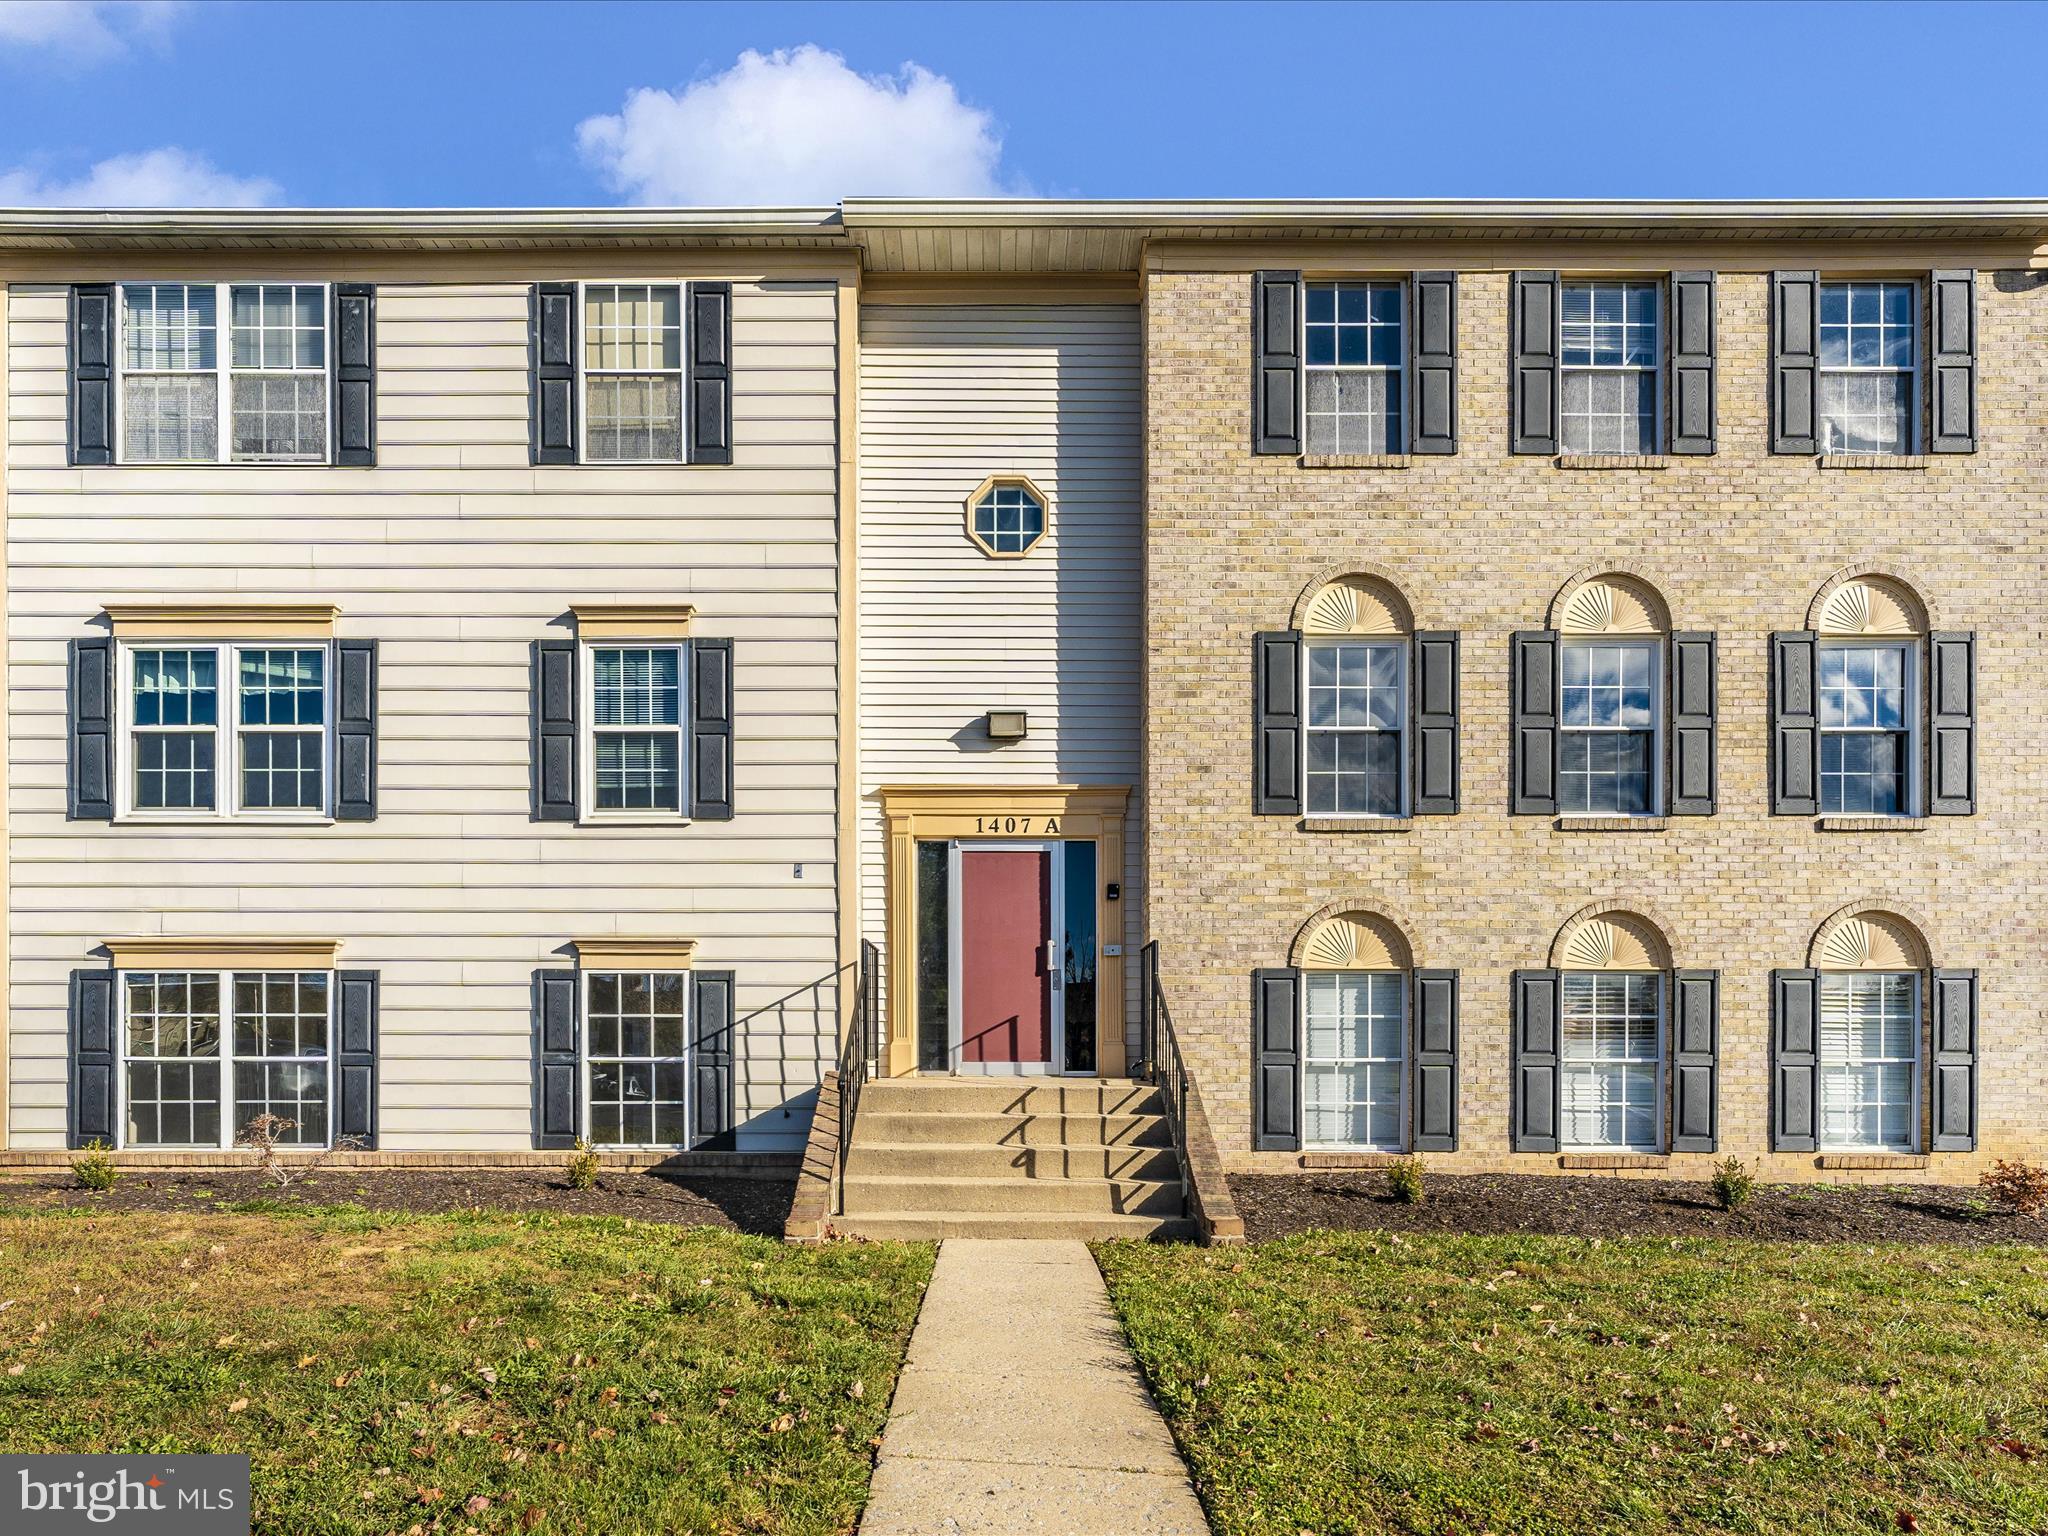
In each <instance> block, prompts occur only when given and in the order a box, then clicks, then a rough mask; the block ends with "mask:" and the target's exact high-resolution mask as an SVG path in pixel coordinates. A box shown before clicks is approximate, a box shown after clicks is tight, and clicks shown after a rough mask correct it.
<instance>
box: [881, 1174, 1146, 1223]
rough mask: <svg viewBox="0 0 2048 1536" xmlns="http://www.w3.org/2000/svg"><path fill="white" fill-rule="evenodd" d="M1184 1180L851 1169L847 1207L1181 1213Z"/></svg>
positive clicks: (965, 1212)
mask: <svg viewBox="0 0 2048 1536" xmlns="http://www.w3.org/2000/svg"><path fill="white" fill-rule="evenodd" d="M1183 1203H1184V1202H1183V1200H1182V1197H1181V1186H1180V1180H1178V1179H1175V1180H1173V1181H1172V1182H1171V1183H1166V1182H1161V1181H1158V1180H1151V1179H1071V1178H1070V1179H1017V1178H1008V1179H996V1178H982V1179H976V1178H924V1177H908V1178H906V1177H901V1176H891V1175H886V1174H882V1175H878V1174H861V1175H858V1176H856V1175H853V1174H848V1175H847V1177H846V1211H847V1214H848V1215H860V1214H865V1213H868V1212H872V1211H950V1212H957V1213H960V1214H962V1215H967V1214H974V1213H978V1212H1001V1213H1003V1214H1018V1213H1022V1212H1026V1211H1048V1212H1065V1213H1069V1214H1074V1215H1085V1216H1093V1215H1104V1216H1178V1215H1180V1214H1181V1210H1182V1205H1183Z"/></svg>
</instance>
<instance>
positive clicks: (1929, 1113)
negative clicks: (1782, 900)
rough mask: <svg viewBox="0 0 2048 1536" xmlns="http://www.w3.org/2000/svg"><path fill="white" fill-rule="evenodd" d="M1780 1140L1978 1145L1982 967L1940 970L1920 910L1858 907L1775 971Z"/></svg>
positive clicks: (1860, 1147)
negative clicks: (1916, 917)
mask: <svg viewBox="0 0 2048 1536" xmlns="http://www.w3.org/2000/svg"><path fill="white" fill-rule="evenodd" d="M1771 1016H1772V1017H1771V1069H1772V1070H1771V1077H1772V1095H1771V1144H1772V1146H1773V1148H1775V1149H1776V1150H1779V1151H1809V1150H1814V1151H1820V1152H1833V1153H1848V1154H1853V1153H1859V1152H1869V1153H1884V1154H1899V1153H1906V1154H1913V1153H1920V1152H1924V1151H1930V1150H1931V1151H1935V1152H1950V1151H1970V1150H1974V1148H1975V1147H1976V1145H1977V1057H1978V1040H1977V973H1976V972H1975V971H1973V970H1948V969H1937V968H1936V967H1935V966H1934V964H1933V956H1932V952H1931V948H1930V946H1929V944H1928V942H1927V938H1926V935H1925V934H1924V933H1922V932H1921V930H1920V928H1919V927H1918V926H1917V925H1916V924H1915V923H1914V922H1913V921H1912V920H1911V919H1909V918H1907V917H1905V916H1903V915H1901V914H1899V913H1897V912H1890V911H1885V910H1882V909H1879V908H1874V907H1846V908H1844V909H1843V910H1841V911H1840V912H1837V913H1835V914H1834V916H1832V917H1830V918H1829V919H1828V920H1827V921H1826V922H1824V923H1822V924H1821V926H1820V927H1819V929H1818V930H1816V931H1815V933H1814V937H1813V942H1812V944H1811V945H1810V946H1809V949H1808V953H1807V966H1806V968H1805V969H1800V970H1778V971H1773V972H1772V973H1771Z"/></svg>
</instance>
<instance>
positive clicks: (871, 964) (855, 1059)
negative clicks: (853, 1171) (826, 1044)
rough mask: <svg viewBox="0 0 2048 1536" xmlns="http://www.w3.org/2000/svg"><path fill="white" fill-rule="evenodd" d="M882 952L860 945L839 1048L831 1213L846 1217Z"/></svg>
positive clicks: (871, 1060) (875, 1035)
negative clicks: (849, 1156)
mask: <svg viewBox="0 0 2048 1536" xmlns="http://www.w3.org/2000/svg"><path fill="white" fill-rule="evenodd" d="M880 961H881V951H879V950H877V949H876V948H875V946H874V942H873V941H872V940H870V939H862V940H861V941H860V975H859V978H858V986H857V988H856V990H855V992H854V998H853V1021H852V1025H851V1027H850V1028H848V1030H847V1031H846V1038H845V1040H843V1041H842V1042H840V1046H839V1157H838V1161H837V1165H836V1166H835V1168H834V1169H833V1175H834V1179H835V1188H834V1190H833V1198H832V1210H833V1213H834V1214H835V1215H844V1214H845V1213H846V1153H847V1149H848V1148H849V1147H851V1146H852V1145H853V1120H854V1116H855V1115H857V1114H858V1113H860V1090H861V1085H862V1084H864V1083H865V1082H866V1081H867V1080H868V1077H869V1075H870V1074H871V1073H872V1072H873V1071H874V1069H875V1062H876V1059H877V1058H878V1057H879V1056H880V1054H881V1039H880V1033H879V1032H880V1030H881V1025H882V1006H881V1003H882V992H881V987H882V978H881V964H880Z"/></svg>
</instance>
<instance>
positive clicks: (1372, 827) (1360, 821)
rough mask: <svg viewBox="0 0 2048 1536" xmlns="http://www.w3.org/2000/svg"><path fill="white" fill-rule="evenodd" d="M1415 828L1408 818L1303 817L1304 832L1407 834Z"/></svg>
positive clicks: (1412, 820) (1302, 827)
mask: <svg viewBox="0 0 2048 1536" xmlns="http://www.w3.org/2000/svg"><path fill="white" fill-rule="evenodd" d="M1414 826H1415V820H1414V818H1413V817H1410V816H1304V817H1302V819H1301V830H1302V831H1304V832H1407V831H1411V830H1412V829H1413V828H1414Z"/></svg>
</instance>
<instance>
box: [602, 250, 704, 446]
mask: <svg viewBox="0 0 2048 1536" xmlns="http://www.w3.org/2000/svg"><path fill="white" fill-rule="evenodd" d="M583 403H584V409H583V458H584V461H585V462H586V463H591V464H650V463H654V464H673V463H680V462H681V461H682V458H683V290H682V288H681V287H680V286H678V285H677V284H674V283H587V284H585V285H584V288H583Z"/></svg>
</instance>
